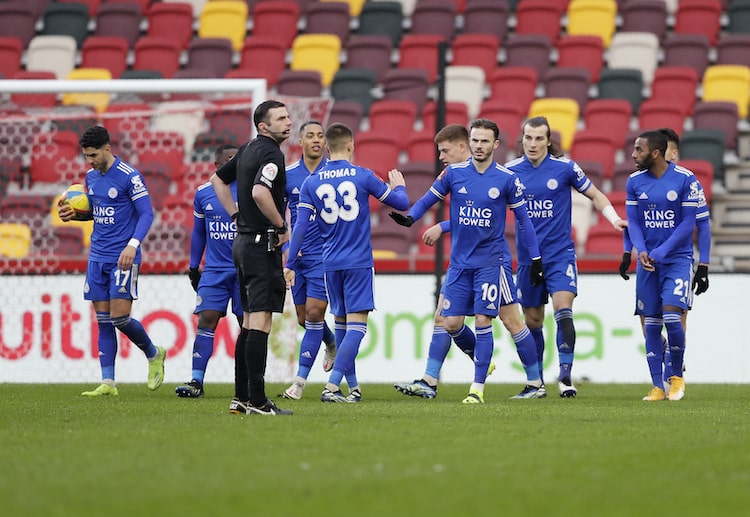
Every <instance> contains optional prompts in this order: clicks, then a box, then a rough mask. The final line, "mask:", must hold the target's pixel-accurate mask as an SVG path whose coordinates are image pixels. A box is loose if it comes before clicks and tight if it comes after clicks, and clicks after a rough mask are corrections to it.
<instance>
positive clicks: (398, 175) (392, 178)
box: [388, 169, 406, 189]
mask: <svg viewBox="0 0 750 517" xmlns="http://www.w3.org/2000/svg"><path fill="white" fill-rule="evenodd" d="M388 186H389V187H391V189H394V188H396V187H398V186H402V187H406V180H404V174H403V173H402V172H401V171H400V170H398V169H391V170H389V171H388Z"/></svg>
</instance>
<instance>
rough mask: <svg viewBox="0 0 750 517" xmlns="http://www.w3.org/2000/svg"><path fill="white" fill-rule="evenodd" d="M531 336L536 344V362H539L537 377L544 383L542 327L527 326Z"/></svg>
mask: <svg viewBox="0 0 750 517" xmlns="http://www.w3.org/2000/svg"><path fill="white" fill-rule="evenodd" d="M529 332H531V337H533V338H534V344H535V345H536V362H537V364H539V378H540V379H542V383H544V327H535V328H531V327H529Z"/></svg>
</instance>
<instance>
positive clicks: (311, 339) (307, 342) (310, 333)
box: [297, 321, 325, 379]
mask: <svg viewBox="0 0 750 517" xmlns="http://www.w3.org/2000/svg"><path fill="white" fill-rule="evenodd" d="M324 326H325V322H324V321H305V335H304V336H303V337H302V342H301V343H300V345H299V367H298V368H297V375H298V376H299V377H302V378H303V379H307V376H308V375H310V369H311V368H312V366H313V363H314V362H315V358H316V357H317V356H318V351H319V350H320V342H321V341H322V339H323V328H324Z"/></svg>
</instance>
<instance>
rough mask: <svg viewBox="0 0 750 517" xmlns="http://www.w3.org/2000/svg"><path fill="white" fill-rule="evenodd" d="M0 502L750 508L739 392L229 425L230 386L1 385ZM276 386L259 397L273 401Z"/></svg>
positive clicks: (368, 396) (404, 400) (747, 421)
mask: <svg viewBox="0 0 750 517" xmlns="http://www.w3.org/2000/svg"><path fill="white" fill-rule="evenodd" d="M0 386H2V388H1V390H2V397H0V429H1V430H2V437H3V438H2V446H1V447H0V465H1V466H2V479H3V482H2V483H0V501H2V503H1V506H2V514H3V515H8V516H18V515H34V516H36V515H45V516H52V515H75V516H86V515H163V516H172V515H175V516H184V515H239V514H240V513H243V514H247V515H254V516H277V515H278V516H297V515H304V516H318V515H320V516H326V517H328V516H333V515H357V516H369V515H373V516H376V515H377V516H383V515H385V516H402V515H403V516H418V515H432V516H442V515H457V516H458V515H489V514H492V515H523V516H526V515H608V516H611V515H636V514H637V513H636V512H638V513H641V512H643V513H644V514H645V512H648V514H657V513H658V514H659V515H680V516H683V517H684V516H688V515H733V514H739V513H744V512H745V511H747V505H748V502H749V501H750V495H748V494H750V491H748V486H750V418H749V417H748V414H750V411H748V410H749V409H750V385H741V386H735V385H690V384H689V385H688V389H687V395H686V397H685V399H683V400H682V401H680V402H671V403H670V402H666V401H665V402H651V403H647V402H642V401H641V400H640V399H641V397H642V396H644V395H645V394H646V392H647V391H648V386H646V385H593V384H588V385H585V384H584V385H579V397H578V398H576V399H560V398H559V397H558V396H557V390H556V389H555V388H556V387H555V386H554V385H553V384H552V383H551V384H550V385H549V396H548V398H546V399H543V400H509V399H508V396H510V395H513V394H515V393H516V392H517V391H518V390H519V389H520V386H518V385H498V384H490V385H488V386H487V389H486V391H485V400H486V401H487V403H486V404H484V405H476V406H472V405H464V404H461V402H460V401H461V399H462V398H463V397H464V396H465V395H466V392H467V387H466V386H465V385H441V386H440V387H439V392H438V397H437V398H436V399H434V400H424V399H417V398H412V397H407V396H404V395H402V394H400V393H398V392H396V391H395V390H394V389H393V387H392V386H391V385H365V386H364V388H363V395H364V401H363V402H362V403H361V404H358V405H353V404H323V403H321V402H320V401H319V395H320V391H321V388H322V386H318V385H310V386H308V388H307V390H306V392H305V396H304V397H303V399H302V400H300V401H287V400H280V399H275V400H277V401H278V403H279V405H280V406H281V407H283V408H290V409H293V410H294V412H295V414H294V415H293V416H291V417H263V416H237V415H230V414H229V413H228V411H227V408H228V405H229V400H230V398H231V395H232V387H231V386H228V385H218V386H217V385H211V384H208V385H207V386H206V391H207V395H206V396H205V397H203V398H201V399H196V400H193V399H179V398H177V396H176V395H175V393H174V386H173V385H166V384H165V385H164V386H162V388H161V389H160V390H159V391H157V392H153V393H152V392H149V391H148V390H147V389H146V386H145V383H144V385H125V384H124V385H120V386H119V390H120V396H119V397H116V398H99V399H89V398H86V397H81V396H80V393H81V391H83V390H84V389H90V388H91V387H92V386H90V385H67V384H65V385H14V384H4V385H0ZM285 387H286V385H279V384H274V385H269V386H267V392H268V394H269V395H276V394H278V393H281V391H282V390H283V389H284V388H285Z"/></svg>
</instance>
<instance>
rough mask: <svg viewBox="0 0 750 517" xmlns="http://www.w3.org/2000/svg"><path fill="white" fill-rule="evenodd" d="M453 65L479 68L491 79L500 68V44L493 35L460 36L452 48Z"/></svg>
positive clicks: (454, 41)
mask: <svg viewBox="0 0 750 517" xmlns="http://www.w3.org/2000/svg"><path fill="white" fill-rule="evenodd" d="M451 50H452V54H453V60H452V61H451V64H452V65H457V66H478V67H480V68H481V69H482V71H483V72H484V76H485V77H490V76H491V75H492V73H493V72H494V71H495V69H496V68H497V67H498V53H499V51H500V42H499V41H498V39H497V37H495V36H493V35H491V34H460V35H458V36H456V38H455V39H454V40H453V45H452V47H451Z"/></svg>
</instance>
